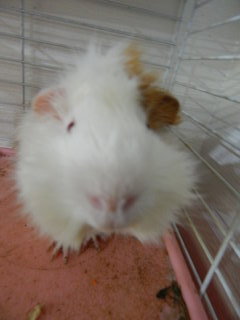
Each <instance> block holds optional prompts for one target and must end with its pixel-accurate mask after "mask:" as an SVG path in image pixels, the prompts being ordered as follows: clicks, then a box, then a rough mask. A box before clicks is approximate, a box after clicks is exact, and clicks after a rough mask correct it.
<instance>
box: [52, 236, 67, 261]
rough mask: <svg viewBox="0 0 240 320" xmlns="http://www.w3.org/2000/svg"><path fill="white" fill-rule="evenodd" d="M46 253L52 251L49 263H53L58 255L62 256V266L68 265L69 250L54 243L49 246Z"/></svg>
mask: <svg viewBox="0 0 240 320" xmlns="http://www.w3.org/2000/svg"><path fill="white" fill-rule="evenodd" d="M47 251H52V257H51V261H53V260H54V259H55V258H56V257H57V256H58V255H60V254H62V255H63V261H64V264H67V263H68V259H69V249H68V248H65V247H63V246H61V245H60V244H57V243H56V242H55V241H54V242H52V243H51V244H50V246H49V247H48V249H47Z"/></svg>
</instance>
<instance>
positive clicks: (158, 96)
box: [142, 87, 181, 130]
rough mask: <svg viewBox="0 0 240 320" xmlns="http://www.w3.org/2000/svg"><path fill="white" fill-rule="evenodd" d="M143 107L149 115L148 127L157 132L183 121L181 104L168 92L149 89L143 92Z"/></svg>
mask: <svg viewBox="0 0 240 320" xmlns="http://www.w3.org/2000/svg"><path fill="white" fill-rule="evenodd" d="M142 99H143V100H142V101H143V107H144V109H145V111H146V113H147V126H148V127H149V128H150V129H154V130H157V129H159V128H161V127H163V126H166V125H176V124H178V123H179V122H180V121H181V117H180V104H179V102H178V100H177V99H176V98H175V97H173V96H172V95H171V94H170V93H168V92H167V91H164V90H161V89H160V88H157V87H149V88H147V89H145V90H143V91H142Z"/></svg>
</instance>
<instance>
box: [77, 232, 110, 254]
mask: <svg viewBox="0 0 240 320" xmlns="http://www.w3.org/2000/svg"><path fill="white" fill-rule="evenodd" d="M108 238H109V235H106V234H104V233H98V234H91V235H89V236H87V237H85V239H84V241H83V243H82V245H81V247H80V249H79V254H81V253H83V252H84V251H86V250H87V249H88V248H91V247H93V248H95V249H96V250H97V251H98V252H99V251H101V249H102V246H101V244H102V242H103V241H104V242H105V241H106V240H107V239H108Z"/></svg>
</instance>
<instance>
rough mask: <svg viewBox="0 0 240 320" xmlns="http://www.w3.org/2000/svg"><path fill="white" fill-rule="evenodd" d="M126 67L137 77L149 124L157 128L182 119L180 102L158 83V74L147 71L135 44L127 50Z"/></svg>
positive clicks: (130, 74)
mask: <svg viewBox="0 0 240 320" xmlns="http://www.w3.org/2000/svg"><path fill="white" fill-rule="evenodd" d="M125 54H126V58H127V60H126V63H125V68H126V71H127V73H128V74H129V76H130V77H137V78H138V82H139V85H138V87H139V90H140V93H141V97H142V106H143V108H144V110H145V111H146V113H147V126H148V127H149V128H151V129H153V130H157V129H159V128H161V127H163V126H166V125H176V124H178V123H179V122H180V121H181V117H180V114H179V111H180V104H179V102H178V100H177V99H176V98H175V97H173V96H172V95H171V94H170V93H169V92H167V91H165V90H163V89H161V88H159V87H158V86H157V84H156V82H157V80H158V76H157V74H156V73H153V72H146V71H145V70H144V67H143V64H142V61H141V52H140V51H139V50H138V48H137V47H136V46H135V45H130V46H129V47H128V48H127V49H126V50H125Z"/></svg>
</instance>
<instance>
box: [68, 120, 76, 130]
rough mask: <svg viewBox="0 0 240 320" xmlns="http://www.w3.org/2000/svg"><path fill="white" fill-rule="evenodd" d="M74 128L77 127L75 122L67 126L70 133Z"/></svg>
mask: <svg viewBox="0 0 240 320" xmlns="http://www.w3.org/2000/svg"><path fill="white" fill-rule="evenodd" d="M74 126H75V121H71V122H69V124H68V126H67V131H68V132H70V131H71V130H72V128H73V127H74Z"/></svg>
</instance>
